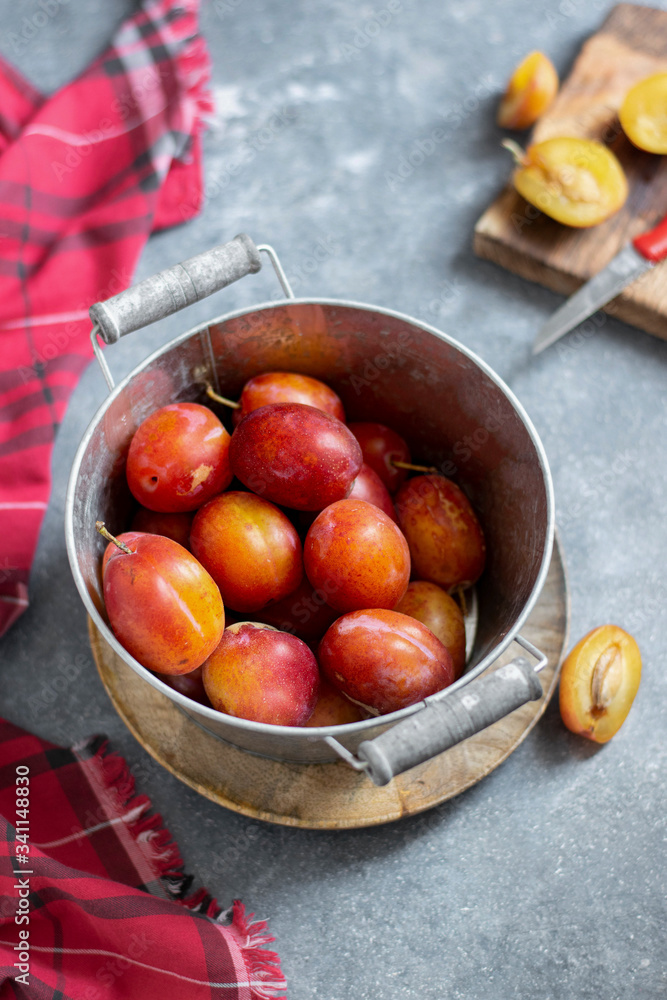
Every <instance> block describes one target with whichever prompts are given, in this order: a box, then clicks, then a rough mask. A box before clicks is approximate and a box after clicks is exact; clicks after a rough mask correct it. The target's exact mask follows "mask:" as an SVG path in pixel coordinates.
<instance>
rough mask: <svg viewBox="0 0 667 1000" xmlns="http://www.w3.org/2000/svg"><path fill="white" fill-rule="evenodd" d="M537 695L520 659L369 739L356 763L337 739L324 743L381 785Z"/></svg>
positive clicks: (532, 674) (533, 676)
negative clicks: (341, 751)
mask: <svg viewBox="0 0 667 1000" xmlns="http://www.w3.org/2000/svg"><path fill="white" fill-rule="evenodd" d="M542 693H543V692H542V685H541V684H540V681H539V678H538V676H537V673H536V671H535V667H534V666H533V665H532V664H531V663H530V662H529V661H528V660H527V659H526V658H525V657H524V656H519V657H517V658H516V659H515V660H512V662H511V663H507V664H506V665H505V666H504V667H500V668H499V669H498V670H496V671H494V672H493V673H491V674H486V675H484V676H483V677H481V678H479V679H478V680H474V681H471V682H470V684H466V685H464V686H463V687H462V688H459V689H458V690H456V691H452V692H451V694H448V695H447V696H446V697H444V698H442V700H440V701H431V702H429V704H427V706H426V707H425V708H423V709H422V710H421V711H419V712H415V713H414V714H413V715H410V716H409V717H408V718H407V719H403V721H402V722H398V723H396V725H395V726H392V727H391V729H387V730H386V731H385V732H384V733H381V734H380V735H379V736H376V737H375V739H374V740H365V741H364V742H363V743H361V744H360V745H359V749H358V751H357V757H356V758H355V757H353V756H352V754H350V753H349V752H348V751H345V750H344V748H343V747H341V746H340V745H339V744H338V743H337V741H336V740H332V739H327V743H329V744H330V746H331V747H332V748H333V749H335V750H336V751H337V752H340V750H343V751H344V752H343V753H342V754H341V756H343V757H344V759H345V760H346V761H347V763H348V764H351V765H352V766H353V767H355V768H357V769H358V770H364V771H366V773H367V774H368V776H369V778H370V779H371V781H373V782H374V784H376V785H386V784H387V783H388V782H389V781H391V779H392V778H393V777H394V776H395V775H397V774H402V773H403V771H407V770H409V769H410V768H411V767H416V765H417V764H421V763H423V762H424V761H425V760H429V759H430V758H431V757H435V756H437V755H438V754H440V753H443V751H444V750H449V748H450V747H453V746H455V745H456V744H457V743H460V742H461V741H462V740H465V739H467V738H468V737H469V736H473V735H474V734H475V733H478V732H481V730H482V729H486V728H487V726H490V725H492V724H493V723H494V722H498V721H499V720H500V719H502V718H504V717H505V716H506V715H509V714H510V712H513V711H514V710H515V709H516V708H519V707H520V706H521V705H524V704H525V703H526V702H528V701H537V700H539V699H540V698H541V697H542ZM339 747H340V749H339Z"/></svg>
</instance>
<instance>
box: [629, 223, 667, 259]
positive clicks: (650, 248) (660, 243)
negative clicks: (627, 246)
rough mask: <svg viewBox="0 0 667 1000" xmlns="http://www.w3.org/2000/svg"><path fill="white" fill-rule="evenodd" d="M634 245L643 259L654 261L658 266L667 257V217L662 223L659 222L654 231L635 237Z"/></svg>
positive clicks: (650, 230)
mask: <svg viewBox="0 0 667 1000" xmlns="http://www.w3.org/2000/svg"><path fill="white" fill-rule="evenodd" d="M632 245H633V247H634V248H635V250H636V251H637V253H640V254H641V255H642V257H645V258H646V260H652V261H654V263H656V264H657V263H658V261H659V260H662V259H663V258H664V257H667V215H666V216H665V218H664V219H663V220H662V222H659V223H658V225H657V226H654V227H653V229H649V231H648V232H647V233H642V234H641V236H635V238H634V240H633V241H632Z"/></svg>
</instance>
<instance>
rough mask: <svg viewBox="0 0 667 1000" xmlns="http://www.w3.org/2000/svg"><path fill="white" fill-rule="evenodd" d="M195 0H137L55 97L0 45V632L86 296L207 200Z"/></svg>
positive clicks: (73, 378)
mask: <svg viewBox="0 0 667 1000" xmlns="http://www.w3.org/2000/svg"><path fill="white" fill-rule="evenodd" d="M198 5H199V0H145V2H144V3H143V4H142V5H141V7H140V9H139V11H138V13H137V14H136V15H135V16H134V17H132V18H131V19H129V20H128V21H126V22H125V23H124V24H122V25H121V27H120V29H119V30H118V32H117V34H116V37H115V38H114V40H113V42H112V44H111V45H110V47H109V48H108V49H107V51H106V52H105V53H104V54H103V55H102V56H100V57H99V59H97V60H96V61H95V62H94V63H93V64H92V65H91V66H90V67H89V69H88V70H87V71H86V72H84V73H83V74H82V75H81V76H80V77H79V78H78V79H77V80H76V81H75V82H73V83H72V84H70V85H69V86H67V87H65V88H63V89H62V90H61V91H59V92H58V93H57V94H55V95H54V96H53V97H51V98H48V99H47V98H45V97H44V96H43V95H41V94H39V93H38V92H37V91H36V90H35V89H34V88H33V87H32V86H31V85H30V84H29V83H27V82H26V81H25V80H23V79H21V77H20V76H19V74H18V73H17V72H16V70H14V69H12V67H11V66H9V65H8V64H6V63H5V62H4V61H2V59H1V58H0V634H2V633H3V632H4V631H5V630H6V629H7V628H9V626H10V625H11V624H12V622H13V621H14V620H15V619H16V618H17V617H18V616H19V615H20V614H21V612H22V611H23V610H25V607H26V606H27V604H28V589H27V584H28V575H29V570H30V565H31V562H32V558H33V555H34V551H35V547H36V545H37V537H38V534H39V528H40V525H41V521H42V517H43V515H44V510H45V509H46V504H47V500H48V496H49V490H50V471H49V465H50V458H51V449H52V445H53V440H54V435H55V432H56V430H57V427H58V425H59V423H60V422H61V421H62V418H63V415H64V412H65V408H66V406H67V401H68V398H69V395H70V393H71V391H72V389H73V388H74V386H75V384H76V382H77V379H78V378H79V376H80V374H81V372H82V370H83V369H84V367H85V366H86V364H87V363H88V361H89V359H90V357H91V353H92V351H91V346H90V342H89V332H90V326H91V324H90V321H89V319H88V308H89V307H90V305H91V304H92V303H93V302H97V301H100V300H103V299H107V298H109V297H110V296H111V295H115V294H116V293H117V292H120V291H122V290H123V289H124V288H126V287H127V286H128V285H129V284H130V282H131V279H132V274H133V271H134V267H135V265H136V263H137V259H138V257H139V254H140V253H141V250H142V247H143V246H144V243H145V242H146V240H147V239H148V236H149V235H150V233H151V232H154V231H155V230H157V229H160V228H164V227H165V226H170V225H173V224H175V223H177V222H183V221H184V220H185V219H187V218H190V217H191V216H193V215H195V214H196V213H197V211H198V210H199V208H200V205H201V200H202V176H201V156H200V153H201V150H200V135H199V134H200V130H201V114H202V112H203V111H205V110H208V109H210V103H209V100H208V97H207V93H206V83H207V80H208V73H209V62H208V55H207V52H206V48H205V45H204V42H203V40H202V38H201V37H199V36H198V34H197V17H198Z"/></svg>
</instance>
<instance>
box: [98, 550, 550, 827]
mask: <svg viewBox="0 0 667 1000" xmlns="http://www.w3.org/2000/svg"><path fill="white" fill-rule="evenodd" d="M568 627H569V601H568V594H567V583H566V578H565V571H564V567H563V561H562V558H561V553H560V549H559V546H558V543H556V545H555V547H554V554H553V557H552V561H551V566H550V569H549V574H548V576H547V580H546V583H545V586H544V589H543V590H542V593H541V595H540V599H539V601H538V602H537V605H536V606H535V608H534V610H533V613H532V614H531V616H530V618H529V619H528V621H527V623H526V625H525V626H524V628H523V630H522V634H523V635H524V636H525V638H527V639H528V640H530V642H532V643H534V644H535V645H536V646H537V647H538V648H539V649H541V650H542V651H543V652H544V653H545V654H546V655H547V656H548V657H549V662H548V664H547V666H546V667H545V668H544V669H543V670H542V672H541V673H540V679H541V681H542V687H543V690H544V696H543V698H542V699H541V700H540V701H537V702H530V703H529V704H527V705H524V706H523V707H522V708H520V709H518V710H517V711H516V712H514V713H513V714H512V715H510V716H507V717H506V718H505V719H502V720H501V721H500V722H497V723H496V724H495V725H493V726H490V727H489V728H488V729H486V730H485V731H484V732H482V733H478V734H477V735H476V736H473V737H471V738H470V739H468V740H466V741H465V742H464V743H462V744H459V746H456V747H453V748H452V749H451V750H448V751H447V752H446V753H444V754H441V755H440V756H439V757H436V758H434V759H433V760H431V761H429V762H427V763H426V764H420V765H419V766H418V767H416V768H413V770H411V771H408V772H407V773H406V774H403V775H401V776H400V777H398V778H395V779H394V780H393V781H392V782H391V783H390V784H389V785H386V786H385V787H384V788H377V787H376V786H375V785H373V784H372V783H371V782H370V781H369V779H368V778H367V777H366V776H365V775H363V774H360V773H359V772H357V771H353V770H352V768H350V767H348V766H347V764H344V763H342V762H340V763H337V764H281V763H278V762H277V761H274V760H267V759H266V758H263V757H256V756H254V755H252V754H249V753H246V752H244V751H243V750H237V749H236V748H235V747H232V746H229V745H228V744H227V743H223V742H221V741H220V740H218V739H216V737H215V736H212V735H211V734H210V733H208V732H206V731H205V730H203V729H201V728H200V727H199V726H198V725H197V724H196V723H195V722H193V721H192V720H191V719H190V718H189V717H188V716H186V715H185V713H183V712H182V711H181V710H180V709H179V708H178V706H177V705H176V704H175V703H174V702H172V701H171V700H170V699H169V698H167V696H166V695H163V694H161V693H160V692H159V691H156V690H155V688H153V687H152V686H151V685H150V684H147V683H146V682H145V681H144V680H142V679H141V677H139V676H138V674H135V673H134V671H133V670H132V669H131V668H130V667H129V666H128V665H127V664H126V663H125V662H124V661H123V660H121V659H120V657H119V656H117V655H116V653H115V652H114V651H113V650H112V648H111V647H110V646H109V644H108V643H107V642H106V640H105V639H104V638H103V636H102V635H101V633H100V632H99V631H98V629H97V628H96V626H95V625H94V624H93V622H92V620H90V619H89V632H90V641H91V646H92V649H93V656H94V657H95V662H96V664H97V669H98V670H99V674H100V677H101V678H102V682H103V684H104V686H105V688H106V690H107V693H108V694H109V697H110V698H111V700H112V702H113V704H114V707H115V708H116V710H117V712H118V714H119V715H120V716H121V718H122V719H123V721H124V722H125V724H126V725H127V727H128V728H129V730H130V732H131V733H132V734H133V735H134V736H135V737H136V739H137V740H138V741H139V743H141V745H142V746H143V747H144V749H145V750H147V751H148V753H149V754H151V756H152V757H154V758H155V760H157V761H158V762H159V763H160V764H162V765H163V767H165V768H166V769H167V770H168V771H171V773H172V774H174V775H175V776H176V777H177V778H179V779H180V780H181V781H183V782H184V783H185V784H186V785H189V786H190V788H194V789H195V791H197V792H200V794H202V795H205V796H206V798H209V799H212V800H213V801H214V802H217V803H219V804H220V805H223V806H226V807H227V808H228V809H233V810H234V811H235V812H239V813H243V815H245V816H252V817H253V818H254V819H263V820H267V821H268V822H271V823H281V824H284V825H285V826H300V827H305V828H308V829H326V830H333V829H350V828H355V827H362V826H374V825H376V824H378V823H387V822H390V821H392V820H397V819H400V818H401V817H402V816H410V815H413V814H414V813H419V812H423V811H424V810H425V809H430V808H431V807H432V806H435V805H438V804H439V803H440V802H444V801H445V800H446V799H450V798H452V797H453V796H454V795H458V794H459V792H462V791H464V790H465V789H466V788H470V786H471V785H474V784H475V783H476V782H477V781H479V780H480V778H483V777H484V776H485V775H487V774H489V772H490V771H492V770H493V769H494V768H496V767H497V766H498V765H499V764H501V763H502V761H504V760H505V758H506V757H508V756H509V755H510V754H511V753H512V751H513V750H514V749H516V747H517V746H518V745H519V743H521V741H522V740H523V739H525V737H526V735H527V734H528V733H529V732H530V730H531V729H532V728H533V726H534V725H535V723H536V722H537V720H538V719H539V718H540V716H541V715H542V713H543V712H544V709H545V708H546V706H547V703H548V701H549V699H550V697H551V695H552V694H553V692H554V689H555V687H556V681H557V678H558V668H559V666H560V662H561V658H562V654H563V651H564V648H565V645H566V643H567V636H568ZM513 655H516V654H513V653H512V652H508V653H507V654H506V655H505V656H504V657H501V659H500V660H499V661H498V663H497V664H495V665H494V667H492V668H490V669H496V668H497V667H498V666H500V665H501V664H502V663H506V662H507V661H508V660H510V659H512V656H513Z"/></svg>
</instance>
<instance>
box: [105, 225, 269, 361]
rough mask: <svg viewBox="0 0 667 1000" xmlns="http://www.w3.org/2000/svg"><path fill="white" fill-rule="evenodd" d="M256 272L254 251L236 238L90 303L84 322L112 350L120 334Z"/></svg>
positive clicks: (247, 241)
mask: <svg viewBox="0 0 667 1000" xmlns="http://www.w3.org/2000/svg"><path fill="white" fill-rule="evenodd" d="M261 266H262V262H261V259H260V256H259V251H258V250H257V247H256V246H255V244H254V243H253V241H252V240H251V239H250V237H249V236H246V235H245V233H241V234H240V235H239V236H235V237H234V239H233V240H230V242H229V243H224V244H222V245H221V246H217V247H212V249H210V250H207V251H206V252H205V253H200V254H198V256H196V257H190V258H189V259H188V260H184V261H183V262H182V263H181V264H176V265H175V266H174V267H169V268H167V269H166V270H165V271H160V273H159V274H154V275H153V276H152V277H150V278H146V280H145V281H140V282H139V283H138V284H137V285H133V286H132V287H131V288H128V289H126V291H124V292H120V293H119V294H118V295H114V296H113V298H111V299H107V300H106V302H96V303H95V305H93V306H91V308H90V318H91V319H92V321H93V323H95V324H96V326H97V327H98V330H99V333H100V336H101V337H102V340H103V341H104V342H105V344H115V343H116V341H117V340H119V338H120V337H124V336H125V334H126V333H131V332H132V331H133V330H139V329H141V327H142V326H148V324H149V323H155V322H156V320H158V319H164V317H165V316H171V314H172V313H175V312H178V310H179V309H183V308H184V307H185V306H189V305H192V303H193V302H199V300H200V299H204V298H206V296H207V295H211V294H212V293H213V292H217V291H219V289H221V288H225V287H226V286H227V285H231V284H232V282H234V281H238V279H239V278H243V277H244V276H245V275H246V274H251V273H254V272H255V271H259V270H260V268H261Z"/></svg>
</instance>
